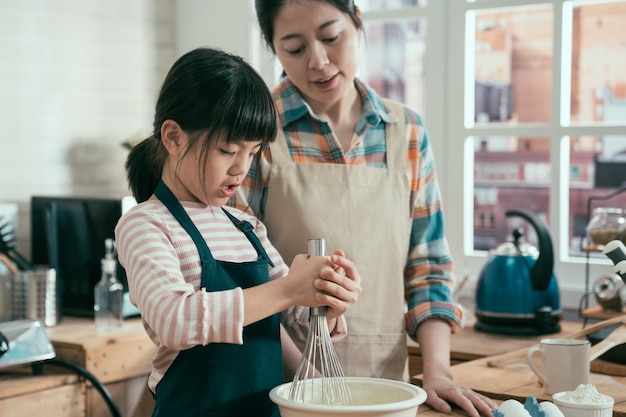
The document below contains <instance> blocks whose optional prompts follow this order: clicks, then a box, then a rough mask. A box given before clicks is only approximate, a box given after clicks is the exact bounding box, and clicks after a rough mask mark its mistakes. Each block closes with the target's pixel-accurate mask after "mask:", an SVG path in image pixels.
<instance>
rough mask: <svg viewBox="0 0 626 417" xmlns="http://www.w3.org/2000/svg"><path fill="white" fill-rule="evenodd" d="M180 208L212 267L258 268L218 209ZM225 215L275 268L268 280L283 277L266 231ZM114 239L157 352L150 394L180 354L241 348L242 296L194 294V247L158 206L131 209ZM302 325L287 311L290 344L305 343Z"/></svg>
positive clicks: (305, 312) (303, 318)
mask: <svg viewBox="0 0 626 417" xmlns="http://www.w3.org/2000/svg"><path fill="white" fill-rule="evenodd" d="M181 204H182V205H183V207H184V209H185V210H186V212H187V214H189V217H190V218H191V219H192V220H193V222H194V224H195V225H196V227H197V228H198V230H199V231H200V233H201V234H202V236H203V237H204V239H205V241H206V242H207V244H208V246H209V249H210V250H211V254H212V255H213V257H214V258H215V259H216V260H221V261H229V262H249V261H256V260H257V258H258V255H257V252H256V250H255V249H254V247H253V246H252V244H251V243H250V242H249V241H248V239H247V237H246V236H245V235H244V234H243V233H242V232H241V231H240V230H239V229H237V228H236V226H235V225H234V224H233V223H232V222H231V220H230V219H229V218H228V217H227V216H226V214H225V213H224V212H223V211H222V210H221V208H219V207H207V206H204V205H202V204H200V203H193V202H181ZM228 210H229V212H230V213H231V214H233V215H234V216H235V217H237V218H239V219H240V220H247V221H249V222H250V223H251V224H252V225H254V226H255V229H254V231H255V233H256V234H257V236H258V237H259V240H260V241H261V243H262V244H263V247H264V248H265V250H266V252H267V254H268V256H269V258H270V259H271V261H272V263H273V264H274V267H271V266H270V267H269V276H270V280H273V279H277V278H280V277H283V276H285V275H286V274H287V272H288V267H287V265H285V263H284V262H283V260H282V258H281V256H280V255H279V254H278V251H277V250H276V249H275V248H274V247H273V246H272V245H271V243H270V242H269V241H268V239H267V233H266V229H265V226H264V225H263V224H262V223H261V222H259V221H258V220H256V219H255V218H254V217H252V216H250V215H248V214H246V213H243V212H241V211H240V210H237V209H234V208H229V209H228ZM115 238H116V243H117V248H118V256H119V261H120V263H121V265H122V266H123V267H124V268H125V270H126V273H127V277H128V287H129V294H130V300H131V302H132V303H133V304H134V305H136V306H137V307H138V309H139V311H140V312H141V320H142V322H143V326H144V328H145V330H146V332H147V334H148V336H149V337H150V338H151V339H152V341H153V342H154V344H155V345H156V346H157V351H156V354H155V356H154V358H153V361H152V365H153V371H152V373H151V375H150V378H149V380H148V386H149V387H150V389H151V390H152V391H153V392H154V391H155V389H156V385H157V383H158V382H159V381H160V380H161V378H163V375H164V374H165V371H166V370H167V369H168V368H169V366H170V365H171V364H172V362H173V361H174V359H175V358H176V356H177V355H178V352H179V351H181V350H183V349H189V348H191V347H194V346H196V345H207V344H209V343H214V342H222V343H234V344H242V343H244V340H243V313H244V312H243V291H242V289H241V288H235V289H233V290H227V291H216V292H207V291H205V290H204V289H200V276H201V270H202V268H201V265H200V259H199V256H198V251H197V249H196V246H195V244H194V242H193V240H192V239H191V237H190V236H189V235H188V234H187V232H186V231H185V230H184V229H183V228H182V226H181V225H180V224H179V223H178V221H177V220H176V219H175V218H174V217H173V216H172V214H171V213H170V212H169V210H168V209H167V207H165V206H164V205H163V203H161V202H160V201H159V200H149V201H146V202H144V203H141V204H138V205H137V206H135V207H133V208H132V209H131V210H130V211H129V212H128V213H126V214H125V215H124V216H123V217H122V218H121V219H120V221H119V222H118V225H117V227H116V229H115ZM270 301H271V300H270ZM308 317H309V309H308V308H303V307H293V308H290V309H288V310H287V311H285V312H283V314H282V315H281V322H282V323H283V325H284V326H285V328H286V329H288V331H289V332H290V334H291V335H292V337H294V339H296V340H299V341H305V340H306V332H307V327H306V325H300V323H308ZM343 326H344V328H345V323H343Z"/></svg>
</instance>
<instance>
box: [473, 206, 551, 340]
mask: <svg viewBox="0 0 626 417" xmlns="http://www.w3.org/2000/svg"><path fill="white" fill-rule="evenodd" d="M505 214H506V217H521V218H523V219H525V220H526V221H527V222H528V223H529V224H530V225H531V226H532V227H533V228H534V230H535V232H536V234H537V239H538V244H539V248H538V249H537V248H536V247H534V246H532V245H530V244H528V243H526V242H522V239H521V238H522V236H523V233H522V232H521V230H519V229H515V230H513V232H512V238H513V239H512V241H510V242H506V243H503V244H502V245H500V246H499V247H498V248H497V249H496V250H494V251H492V252H491V254H490V257H489V259H488V261H487V263H486V264H485V266H484V267H483V269H482V270H481V272H480V275H479V278H478V283H477V285H476V299H475V302H476V304H475V312H476V324H475V326H474V327H475V328H476V329H477V330H480V331H485V332H489V333H504V334H548V333H556V332H559V331H560V330H561V326H560V321H561V319H562V316H563V312H562V310H561V303H560V293H559V288H558V285H557V280H556V277H555V276H554V273H553V269H554V252H553V248H552V239H551V238H550V233H549V232H548V229H547V228H546V226H545V224H544V223H543V222H542V221H541V219H539V218H538V217H537V216H535V215H534V214H532V213H529V212H526V211H518V210H510V211H507V212H506V213H505Z"/></svg>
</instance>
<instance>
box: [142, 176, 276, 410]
mask: <svg viewBox="0 0 626 417" xmlns="http://www.w3.org/2000/svg"><path fill="white" fill-rule="evenodd" d="M154 194H155V195H156V197H157V198H158V199H159V200H161V202H162V203H163V204H164V205H165V206H166V207H167V208H168V209H169V211H170V212H171V213H172V215H173V216H174V217H175V218H176V220H178V222H179V223H180V224H181V226H182V227H183V228H184V229H185V230H186V231H187V233H188V234H189V236H190V237H191V238H192V239H193V241H194V243H195V244H196V247H197V249H198V253H199V255H200V261H201V265H202V277H201V283H200V285H201V287H202V288H205V289H206V291H224V290H230V289H233V288H236V287H242V288H249V287H253V286H255V285H259V284H263V283H265V282H268V280H269V273H268V265H272V266H273V264H272V262H271V261H270V260H269V257H268V256H267V253H266V252H265V250H264V249H263V246H262V245H261V242H260V241H259V239H258V238H257V236H256V235H255V234H254V232H253V231H252V225H251V224H250V223H248V222H246V221H239V220H237V219H236V218H235V217H234V216H232V215H231V214H230V213H228V212H227V211H226V210H224V212H225V213H226V215H227V216H228V217H229V218H230V220H231V221H232V222H233V223H234V224H235V226H237V227H238V228H239V229H240V230H241V231H242V232H243V233H245V235H246V237H247V238H248V240H249V241H250V243H251V244H252V245H253V246H254V248H255V249H256V251H257V253H258V255H259V258H258V260H256V261H254V262H243V263H234V262H226V261H218V260H215V259H213V256H212V255H211V251H210V250H209V247H208V246H207V244H206V242H205V241H204V239H203V237H202V236H201V234H200V232H199V231H198V229H197V228H196V226H195V225H194V224H193V222H192V221H191V219H190V218H189V215H188V214H187V212H185V210H184V209H183V207H182V205H181V204H180V202H179V201H178V200H177V199H176V197H175V196H174V194H173V193H172V192H171V191H170V190H169V188H167V186H166V185H165V183H163V182H162V181H160V182H159V184H158V186H157V188H156V190H155V193H154ZM222 210H223V209H222ZM279 326H280V317H279V314H274V315H272V316H270V317H267V318H265V319H263V320H261V321H259V322H256V323H253V324H250V325H249V326H246V327H245V328H244V329H243V341H244V343H243V345H236V344H232V343H210V344H208V345H206V346H195V347H193V348H191V349H187V350H183V351H181V352H180V353H179V354H178V356H177V357H176V359H175V360H174V362H173V363H172V365H171V366H170V367H169V369H168V370H167V371H166V373H165V375H164V376H163V379H161V381H159V383H158V384H157V387H156V393H155V400H156V406H155V409H154V412H153V414H152V416H153V417H185V416H190V417H191V416H193V417H197V416H198V417H199V416H214V417H233V416H242V417H243V416H253V417H257V416H258V417H261V416H262V417H278V416H280V414H279V412H278V407H277V406H276V405H275V404H274V403H272V401H271V400H270V399H269V391H270V390H271V389H272V388H273V387H275V386H277V385H279V384H282V383H283V382H284V376H283V363H282V350H281V345H280V327H279Z"/></svg>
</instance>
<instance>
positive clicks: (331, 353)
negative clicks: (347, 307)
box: [289, 239, 352, 405]
mask: <svg viewBox="0 0 626 417" xmlns="http://www.w3.org/2000/svg"><path fill="white" fill-rule="evenodd" d="M325 246H326V242H325V240H324V239H309V241H308V253H309V256H324V253H325V251H326V248H325ZM309 320H310V329H309V334H308V336H307V340H306V344H305V345H304V350H303V352H302V359H301V361H300V364H299V365H298V369H297V371H296V374H295V376H294V378H293V382H292V383H291V388H290V390H289V400H290V401H294V402H299V403H307V404H323V405H350V404H352V395H351V394H350V387H349V386H348V383H347V382H346V378H345V375H344V373H343V369H342V368H341V364H340V363H339V358H338V357H337V354H336V353H335V348H334V347H333V342H332V340H331V339H330V334H329V332H328V324H327V323H326V307H324V306H323V307H312V308H311V311H310V319H309Z"/></svg>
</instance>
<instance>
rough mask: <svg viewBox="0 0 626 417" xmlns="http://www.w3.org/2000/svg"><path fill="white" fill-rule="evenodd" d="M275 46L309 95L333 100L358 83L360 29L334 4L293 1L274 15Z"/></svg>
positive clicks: (286, 67) (314, 99) (325, 101)
mask: <svg viewBox="0 0 626 417" xmlns="http://www.w3.org/2000/svg"><path fill="white" fill-rule="evenodd" d="M273 42H274V50H275V51H276V56H277V57H278V59H279V60H280V63H281V64H282V66H283V69H284V70H285V73H286V74H287V76H288V77H289V79H290V80H291V81H292V82H293V83H294V84H295V86H296V87H298V89H299V90H300V92H301V93H302V94H303V95H304V97H305V98H306V99H307V101H309V102H312V103H313V104H314V103H315V102H317V103H320V104H323V105H328V104H332V103H334V102H336V101H338V100H339V99H341V98H342V97H344V96H345V95H346V93H347V92H348V91H349V89H354V78H355V76H356V71H357V68H358V63H359V30H358V29H357V28H356V27H355V26H354V24H353V23H352V21H351V20H350V18H349V17H348V16H347V15H345V14H344V13H342V12H341V11H339V10H338V9H337V8H335V7H334V6H332V5H330V4H328V3H325V2H321V1H313V0H304V1H289V2H287V3H285V6H283V8H282V9H281V11H280V12H279V13H278V14H277V15H276V19H275V20H274V41H273Z"/></svg>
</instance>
